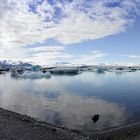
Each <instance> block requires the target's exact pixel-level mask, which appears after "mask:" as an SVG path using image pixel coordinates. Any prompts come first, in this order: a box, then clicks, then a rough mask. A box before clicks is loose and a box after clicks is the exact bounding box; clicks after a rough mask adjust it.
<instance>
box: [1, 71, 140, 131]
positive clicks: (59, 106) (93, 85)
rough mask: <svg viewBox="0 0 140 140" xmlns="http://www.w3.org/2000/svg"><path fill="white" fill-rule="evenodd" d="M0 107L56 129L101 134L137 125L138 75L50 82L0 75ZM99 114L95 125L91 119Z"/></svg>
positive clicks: (62, 78) (139, 116)
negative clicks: (133, 123) (119, 127)
mask: <svg viewBox="0 0 140 140" xmlns="http://www.w3.org/2000/svg"><path fill="white" fill-rule="evenodd" d="M0 107H3V108H5V109H9V110H12V111H15V112H18V113H21V114H27V115H29V116H32V117H35V118H38V119H40V120H43V121H47V122H50V123H52V124H55V125H58V126H65V127H69V128H76V129H80V130H85V131H93V130H102V129H106V128H109V127H116V126H121V125H125V124H128V123H132V122H136V121H140V71H137V72H125V73H115V72H106V73H104V74H97V73H94V72H83V73H81V74H79V75H75V76H66V75H65V76H52V77H51V78H50V79H20V78H19V79H14V78H11V77H10V74H9V73H7V74H5V75H0ZM94 114H99V115H100V118H99V120H98V122H97V123H93V121H92V119H91V118H92V116H93V115H94Z"/></svg>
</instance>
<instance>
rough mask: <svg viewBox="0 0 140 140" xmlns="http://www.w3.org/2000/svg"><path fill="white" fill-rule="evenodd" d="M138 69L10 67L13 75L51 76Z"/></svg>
mask: <svg viewBox="0 0 140 140" xmlns="http://www.w3.org/2000/svg"><path fill="white" fill-rule="evenodd" d="M137 70H140V66H113V65H110V66H105V65H103V66H102V65H92V66H88V65H82V66H54V67H45V68H42V67H41V66H32V67H30V68H25V67H12V68H11V69H10V72H11V76H12V77H21V78H50V77H51V75H77V74H79V73H81V72H83V71H90V72H96V73H105V72H134V71H137ZM3 73H4V70H1V69H0V74H3Z"/></svg>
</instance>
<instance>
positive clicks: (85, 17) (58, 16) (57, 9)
mask: <svg viewBox="0 0 140 140" xmlns="http://www.w3.org/2000/svg"><path fill="white" fill-rule="evenodd" d="M139 8H140V0H25V1H18V0H1V1H0V21H1V22H0V60H5V59H7V60H9V59H10V60H11V59H12V60H13V61H18V60H22V61H30V62H34V63H36V64H41V65H47V64H52V63H56V62H70V63H74V64H96V63H134V64H140V47H139V45H140V39H139V36H140V27H139V25H140V15H139V14H140V10H139Z"/></svg>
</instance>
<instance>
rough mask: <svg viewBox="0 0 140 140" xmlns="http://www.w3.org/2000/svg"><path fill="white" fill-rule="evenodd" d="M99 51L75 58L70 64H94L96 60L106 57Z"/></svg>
mask: <svg viewBox="0 0 140 140" xmlns="http://www.w3.org/2000/svg"><path fill="white" fill-rule="evenodd" d="M107 55H108V54H105V53H103V52H100V51H92V52H91V53H90V54H85V55H81V56H79V57H75V58H74V59H73V60H72V62H73V63H75V64H95V63H96V61H97V60H100V59H101V58H103V57H105V56H107Z"/></svg>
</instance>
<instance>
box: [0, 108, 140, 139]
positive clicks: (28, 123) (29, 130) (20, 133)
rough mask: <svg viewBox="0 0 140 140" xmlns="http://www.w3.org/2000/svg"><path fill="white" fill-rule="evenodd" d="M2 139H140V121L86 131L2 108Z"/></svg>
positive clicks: (0, 128) (0, 137) (0, 110)
mask: <svg viewBox="0 0 140 140" xmlns="http://www.w3.org/2000/svg"><path fill="white" fill-rule="evenodd" d="M0 140H140V122H139V123H135V124H130V125H127V126H123V127H119V128H113V129H109V130H104V131H98V132H90V133H84V132H80V131H78V130H72V129H68V128H62V127H57V126H54V125H51V124H49V123H46V122H42V121H37V120H36V119H34V118H31V117H28V116H26V115H20V114H18V113H15V112H12V111H8V110H5V109H2V108H0Z"/></svg>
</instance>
